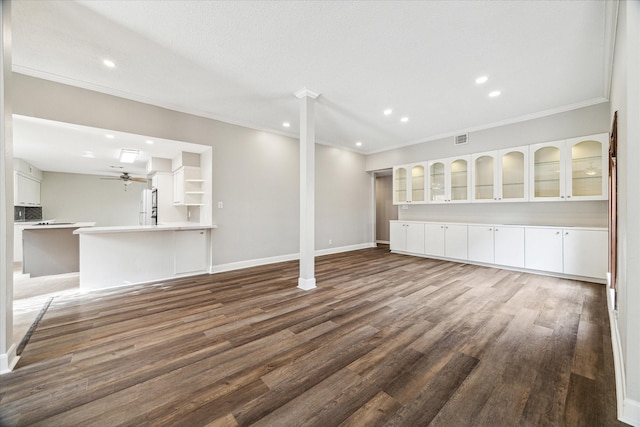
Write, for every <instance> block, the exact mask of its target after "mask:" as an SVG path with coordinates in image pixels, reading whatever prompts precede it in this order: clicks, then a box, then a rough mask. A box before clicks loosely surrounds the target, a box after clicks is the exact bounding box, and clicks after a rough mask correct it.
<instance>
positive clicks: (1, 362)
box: [0, 343, 20, 375]
mask: <svg viewBox="0 0 640 427" xmlns="http://www.w3.org/2000/svg"><path fill="white" fill-rule="evenodd" d="M17 350H18V346H16V344H15V343H13V344H11V347H9V351H8V352H7V353H3V354H0V375H2V374H6V373H7V372H11V371H12V370H13V368H14V367H15V366H16V363H18V360H20V356H18V355H17V354H16V351H17Z"/></svg>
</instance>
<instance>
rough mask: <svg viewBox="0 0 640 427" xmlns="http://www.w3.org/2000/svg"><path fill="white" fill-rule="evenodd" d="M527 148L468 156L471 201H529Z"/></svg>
mask: <svg viewBox="0 0 640 427" xmlns="http://www.w3.org/2000/svg"><path fill="white" fill-rule="evenodd" d="M528 152H529V148H528V147H526V146H525V147H515V148H508V149H504V150H498V151H488V152H484V153H477V154H473V155H472V156H471V169H472V171H471V200H472V201H473V202H522V201H527V200H528V185H527V183H528V178H529V176H528Z"/></svg>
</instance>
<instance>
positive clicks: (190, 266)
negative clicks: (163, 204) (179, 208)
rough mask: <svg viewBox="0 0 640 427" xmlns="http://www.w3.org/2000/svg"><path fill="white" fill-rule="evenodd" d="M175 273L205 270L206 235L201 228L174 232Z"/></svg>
mask: <svg viewBox="0 0 640 427" xmlns="http://www.w3.org/2000/svg"><path fill="white" fill-rule="evenodd" d="M174 239H175V241H174V244H175V274H186V273H196V272H205V271H206V270H207V253H208V252H207V235H206V233H205V231H204V229H203V230H181V231H176V232H175V233H174Z"/></svg>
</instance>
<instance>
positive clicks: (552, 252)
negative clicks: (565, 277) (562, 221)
mask: <svg viewBox="0 0 640 427" xmlns="http://www.w3.org/2000/svg"><path fill="white" fill-rule="evenodd" d="M524 241H525V246H524V253H525V262H524V266H525V268H529V269H531V270H541V271H549V272H552V273H562V229H558V228H527V229H526V230H525V237H524Z"/></svg>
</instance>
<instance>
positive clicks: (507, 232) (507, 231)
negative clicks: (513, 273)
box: [493, 225, 525, 268]
mask: <svg viewBox="0 0 640 427" xmlns="http://www.w3.org/2000/svg"><path fill="white" fill-rule="evenodd" d="M493 238H494V263H495V264H497V265H504V266H509V267H518V268H524V251H525V244H524V227H514V226H506V225H497V226H495V227H494V233H493Z"/></svg>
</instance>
